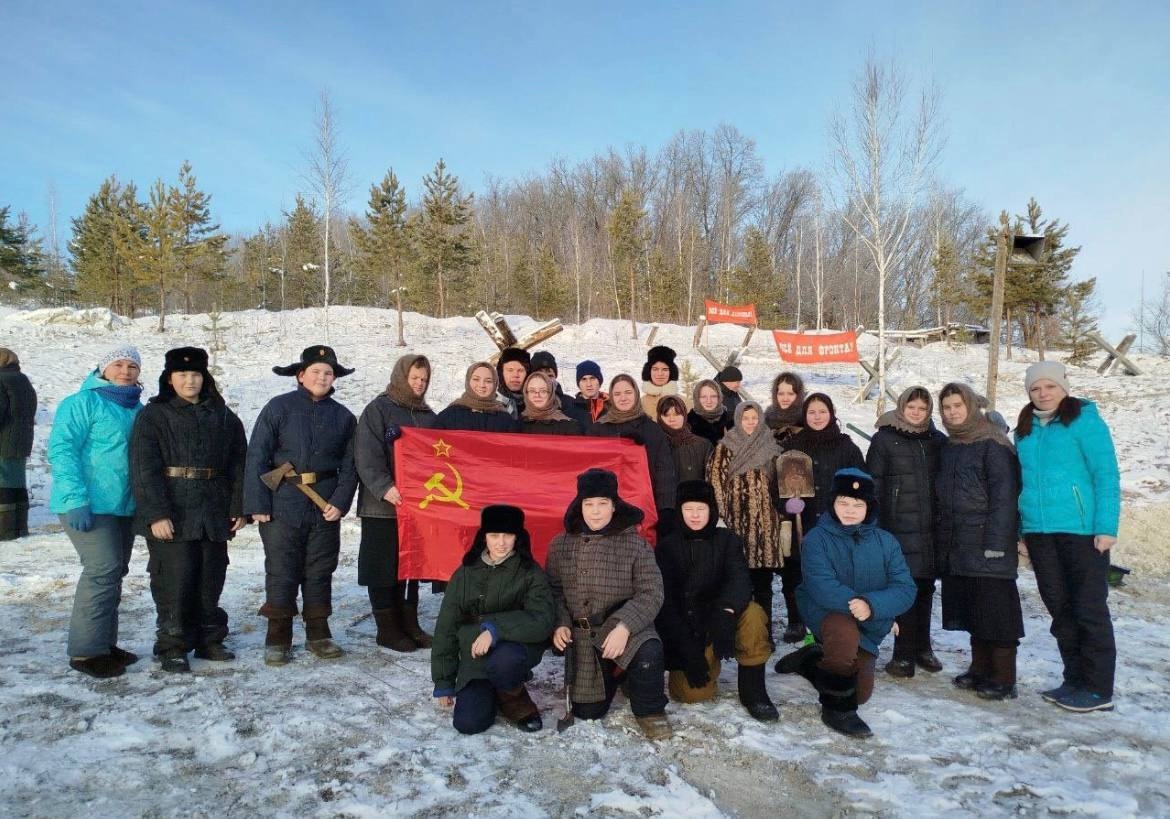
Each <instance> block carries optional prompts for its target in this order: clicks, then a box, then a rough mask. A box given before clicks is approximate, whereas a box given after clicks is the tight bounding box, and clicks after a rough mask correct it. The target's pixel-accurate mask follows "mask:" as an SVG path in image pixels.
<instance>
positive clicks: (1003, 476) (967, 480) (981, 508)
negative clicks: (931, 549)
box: [934, 440, 1020, 580]
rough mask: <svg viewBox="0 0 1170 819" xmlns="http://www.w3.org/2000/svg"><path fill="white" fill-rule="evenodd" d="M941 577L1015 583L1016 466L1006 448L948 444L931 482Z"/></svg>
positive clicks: (987, 444)
mask: <svg viewBox="0 0 1170 819" xmlns="http://www.w3.org/2000/svg"><path fill="white" fill-rule="evenodd" d="M934 492H935V495H934V496H935V500H936V502H937V511H936V514H937V516H938V528H937V529H936V534H935V550H936V551H937V553H938V561H939V565H938V570H939V573H940V574H943V575H946V574H951V575H955V576H957V577H999V578H1005V579H1010V580H1014V579H1015V577H1016V569H1017V567H1018V565H1019V555H1018V553H1017V552H1016V543H1017V542H1018V539H1019V524H1020V521H1019V512H1018V507H1017V503H1018V502H1019V496H1020V463H1019V461H1018V460H1017V459H1016V453H1015V451H1014V450H1012V449H1011V448H1010V447H1006V446H1004V445H1003V444H997V443H996V442H995V441H991V440H983V441H976V442H975V443H971V444H959V443H955V442H954V441H950V440H948V441H947V443H946V445H945V446H943V448H942V452H941V454H940V457H939V470H938V477H937V478H936V480H935V483H934Z"/></svg>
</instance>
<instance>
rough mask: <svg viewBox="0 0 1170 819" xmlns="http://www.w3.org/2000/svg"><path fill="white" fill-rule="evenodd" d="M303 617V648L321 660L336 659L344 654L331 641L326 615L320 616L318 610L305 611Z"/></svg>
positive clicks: (339, 647)
mask: <svg viewBox="0 0 1170 819" xmlns="http://www.w3.org/2000/svg"><path fill="white" fill-rule="evenodd" d="M304 617H305V648H307V649H308V650H309V652H310V653H311V654H313V655H314V656H315V657H319V658H320V659H322V660H336V659H337V658H338V657H342V656H344V655H345V652H344V651H343V650H342V648H341V646H339V645H338V644H337V643H335V642H333V633H332V632H331V631H330V630H329V618H328V616H321V615H320V614H319V613H318V612H305V615H304Z"/></svg>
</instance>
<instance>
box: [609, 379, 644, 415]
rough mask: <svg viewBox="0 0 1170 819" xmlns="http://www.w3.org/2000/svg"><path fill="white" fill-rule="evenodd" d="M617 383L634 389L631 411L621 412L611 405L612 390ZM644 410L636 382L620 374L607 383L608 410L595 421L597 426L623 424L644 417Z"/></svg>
mask: <svg viewBox="0 0 1170 819" xmlns="http://www.w3.org/2000/svg"><path fill="white" fill-rule="evenodd" d="M619 381H625V382H626V383H627V384H629V385H630V386H631V387H633V388H634V406H633V407H632V408H631V409H628V410H625V411H622V410H619V409H618V408H617V407H616V406H614V403H613V388H614V386H615V385H616V384H617V383H618V382H619ZM645 415H646V410H644V409H642V393H641V392H639V391H638V382H637V381H635V380H634V377H633V376H632V375H626V374H625V373H620V374H618V375H615V376H614V377H613V380H611V381H610V382H609V408H608V409H606V411H605V414H603V415H602V416H601V417H600V418H598V419H597V423H599V424H624V423H625V422H626V421H633V420H634V419H636V418H642V417H645Z"/></svg>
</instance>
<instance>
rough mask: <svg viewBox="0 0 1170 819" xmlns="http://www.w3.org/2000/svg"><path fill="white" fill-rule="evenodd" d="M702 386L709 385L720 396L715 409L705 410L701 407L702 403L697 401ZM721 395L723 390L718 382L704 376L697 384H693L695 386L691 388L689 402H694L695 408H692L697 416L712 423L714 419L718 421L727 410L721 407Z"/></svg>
mask: <svg viewBox="0 0 1170 819" xmlns="http://www.w3.org/2000/svg"><path fill="white" fill-rule="evenodd" d="M703 387H711V388H712V389H714V390H715V394H716V395H718V396H720V399H721V400H720V401H719V403H718V405H716V407H715V409H713V410H705V409H703V405H702V404H700V403H699V390H701V389H703ZM722 396H723V390H722V388H721V387H720V385H719V382H717V381H713V380H712V379H710V378H705V379H703V380H702V381H700V382H699V383H698V384H696V385H695V388H694V389H693V390H691V403H692V404H694V406H695V409H694V412H695V415H697V416H699V417H700V418H702V419H703V420H704V421H708V422H710V423H712V424H714V423H715V422H716V421H718V420H719V419H720V418H722V417H723V413H725V412H727V410H726V409H724V407H723V401H722Z"/></svg>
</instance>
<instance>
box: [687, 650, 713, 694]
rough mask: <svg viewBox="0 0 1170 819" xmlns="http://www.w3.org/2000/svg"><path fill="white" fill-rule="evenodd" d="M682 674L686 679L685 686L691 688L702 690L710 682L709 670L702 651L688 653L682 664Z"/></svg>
mask: <svg viewBox="0 0 1170 819" xmlns="http://www.w3.org/2000/svg"><path fill="white" fill-rule="evenodd" d="M682 672H683V675H684V676H685V677H686V678H687V685H689V686H690V687H691V688H702V687H703V686H705V685H706V684H707V683H709V682H710V681H711V669H710V668H709V667H708V666H707V657H706V655H704V654H703V652H702V651H692V652H689V656H688V657H687V658H686V661H685V662H684V663H683V669H682Z"/></svg>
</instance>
